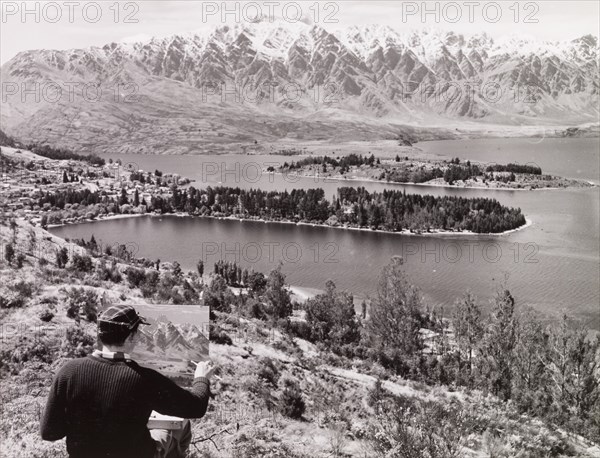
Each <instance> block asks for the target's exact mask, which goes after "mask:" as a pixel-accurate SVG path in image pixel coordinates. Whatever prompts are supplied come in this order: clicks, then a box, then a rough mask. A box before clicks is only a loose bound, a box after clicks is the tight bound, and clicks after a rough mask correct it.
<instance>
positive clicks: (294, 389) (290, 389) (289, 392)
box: [280, 380, 306, 420]
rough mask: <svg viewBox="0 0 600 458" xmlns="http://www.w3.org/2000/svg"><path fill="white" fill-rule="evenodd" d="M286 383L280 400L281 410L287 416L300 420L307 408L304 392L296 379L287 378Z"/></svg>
mask: <svg viewBox="0 0 600 458" xmlns="http://www.w3.org/2000/svg"><path fill="white" fill-rule="evenodd" d="M285 384H286V387H285V388H284V390H283V393H282V395H281V400H280V412H281V414H282V415H284V416H286V417H289V418H292V419H294V420H299V419H301V418H302V415H304V411H305V410H306V405H305V404H304V399H303V397H302V392H301V391H300V387H299V386H298V384H297V383H296V382H294V381H291V380H286V382H285Z"/></svg>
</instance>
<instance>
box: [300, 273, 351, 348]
mask: <svg viewBox="0 0 600 458" xmlns="http://www.w3.org/2000/svg"><path fill="white" fill-rule="evenodd" d="M325 288H326V291H325V293H324V294H319V295H317V296H316V297H314V298H312V299H310V300H308V301H307V302H306V305H305V309H306V321H307V323H308V324H309V326H310V329H311V340H313V341H318V342H327V343H329V344H331V345H334V346H335V347H334V349H339V346H341V345H346V344H352V343H356V342H358V340H359V339H360V330H359V325H358V321H357V319H356V312H355V310H354V298H353V297H352V295H351V294H348V293H346V292H341V293H340V292H337V291H336V287H335V283H333V281H331V280H328V281H327V283H326V287H325Z"/></svg>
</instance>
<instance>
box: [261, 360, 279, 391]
mask: <svg viewBox="0 0 600 458" xmlns="http://www.w3.org/2000/svg"><path fill="white" fill-rule="evenodd" d="M259 364H260V368H259V369H258V373H257V375H258V378H259V379H261V380H263V381H264V382H266V383H268V384H269V385H271V386H272V387H273V388H277V382H278V381H279V375H280V374H279V370H278V369H277V366H276V365H275V363H274V362H273V360H272V359H271V358H262V359H261V360H260V363H259Z"/></svg>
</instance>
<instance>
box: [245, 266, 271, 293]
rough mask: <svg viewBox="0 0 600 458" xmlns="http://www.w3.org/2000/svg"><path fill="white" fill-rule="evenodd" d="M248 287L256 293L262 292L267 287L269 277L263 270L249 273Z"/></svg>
mask: <svg viewBox="0 0 600 458" xmlns="http://www.w3.org/2000/svg"><path fill="white" fill-rule="evenodd" d="M247 286H248V288H250V291H252V292H253V293H255V294H258V295H260V294H262V293H263V292H264V290H265V288H266V287H267V279H266V278H265V276H264V275H263V274H262V273H261V272H254V271H253V272H251V273H250V274H249V275H248V285H247Z"/></svg>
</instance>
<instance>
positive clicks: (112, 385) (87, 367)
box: [41, 356, 210, 458]
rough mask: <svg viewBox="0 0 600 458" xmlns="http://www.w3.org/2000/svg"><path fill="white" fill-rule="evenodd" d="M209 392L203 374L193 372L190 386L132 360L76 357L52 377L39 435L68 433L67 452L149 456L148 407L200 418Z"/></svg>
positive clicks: (83, 456) (80, 457) (91, 456)
mask: <svg viewBox="0 0 600 458" xmlns="http://www.w3.org/2000/svg"><path fill="white" fill-rule="evenodd" d="M209 394H210V386H209V381H208V379H207V378H205V377H197V378H195V379H194V382H193V387H192V390H191V391H188V390H185V389H183V388H181V387H179V386H178V385H177V384H176V383H175V382H173V381H171V380H169V379H168V378H166V377H165V376H163V375H161V374H159V373H158V372H156V371H154V370H152V369H148V368H144V367H141V366H139V365H138V364H137V363H135V362H133V361H122V360H121V361H114V360H108V359H104V358H100V357H96V356H88V357H86V358H79V359H75V360H72V361H69V362H67V363H66V364H65V365H64V366H62V367H61V369H60V370H59V371H58V373H57V374H56V376H55V377H54V381H53V383H52V388H51V390H50V394H49V396H48V403H47V405H46V409H45V411H44V415H43V416H42V419H41V433H42V439H44V440H49V441H54V440H59V439H62V438H63V437H65V436H66V437H67V451H68V452H69V456H70V457H71V458H100V457H102V458H152V457H153V456H154V452H155V449H156V446H155V443H154V441H153V440H152V438H151V437H150V433H149V431H148V428H147V426H146V424H147V422H148V417H149V416H150V413H151V412H152V410H155V411H157V412H159V413H161V414H164V415H173V416H177V417H183V418H200V417H202V416H203V415H204V414H205V413H206V409H207V406H208V398H209Z"/></svg>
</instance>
